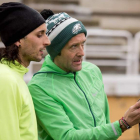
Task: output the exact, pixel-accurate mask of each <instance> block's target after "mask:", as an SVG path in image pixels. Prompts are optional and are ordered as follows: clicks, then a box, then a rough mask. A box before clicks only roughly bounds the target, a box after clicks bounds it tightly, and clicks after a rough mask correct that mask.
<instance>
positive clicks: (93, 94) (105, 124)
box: [28, 55, 122, 140]
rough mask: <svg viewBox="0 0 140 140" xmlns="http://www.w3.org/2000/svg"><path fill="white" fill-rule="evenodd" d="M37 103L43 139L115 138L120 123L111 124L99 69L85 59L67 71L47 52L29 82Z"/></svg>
mask: <svg viewBox="0 0 140 140" xmlns="http://www.w3.org/2000/svg"><path fill="white" fill-rule="evenodd" d="M28 87H29V90H30V93H31V95H32V98H33V102H34V105H35V110H36V115H37V120H38V131H39V139H40V140H116V139H117V138H118V137H119V136H120V135H121V134H122V132H121V129H120V126H119V122H118V121H116V122H114V123H110V118H109V107H108V101H107V97H106V94H105V92H104V85H103V82H102V75H101V72H100V70H99V68H98V67H97V66H95V65H93V64H91V63H88V62H83V63H82V70H81V71H78V72H76V73H66V72H65V71H63V70H62V69H60V68H59V67H57V66H56V65H55V64H54V63H53V61H52V60H51V58H50V56H49V55H47V56H46V58H45V61H44V63H43V65H42V68H41V70H40V71H39V72H38V73H36V74H35V75H34V77H33V78H32V80H31V81H30V82H29V84H28Z"/></svg>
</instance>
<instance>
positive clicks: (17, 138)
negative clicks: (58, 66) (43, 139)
mask: <svg viewBox="0 0 140 140" xmlns="http://www.w3.org/2000/svg"><path fill="white" fill-rule="evenodd" d="M8 64H9V65H8ZM27 71H28V69H27V68H25V67H24V66H22V65H20V64H19V63H18V62H17V61H15V64H13V63H11V62H8V61H6V60H4V59H2V63H0V140H38V138H37V137H38V135H37V122H36V116H35V111H34V105H33V101H32V97H31V95H30V93H29V90H28V87H27V85H26V83H25V82H24V80H23V75H24V74H25V73H26V72H27Z"/></svg>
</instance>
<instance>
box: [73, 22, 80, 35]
mask: <svg viewBox="0 0 140 140" xmlns="http://www.w3.org/2000/svg"><path fill="white" fill-rule="evenodd" d="M80 30H82V27H81V24H80V23H77V24H75V25H74V27H73V29H72V33H73V34H77V33H78V32H79V31H80Z"/></svg>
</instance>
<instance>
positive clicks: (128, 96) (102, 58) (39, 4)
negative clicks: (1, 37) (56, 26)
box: [0, 0, 140, 140]
mask: <svg viewBox="0 0 140 140" xmlns="http://www.w3.org/2000/svg"><path fill="white" fill-rule="evenodd" d="M13 1H15V2H21V3H24V4H26V5H28V6H30V7H31V8H34V9H36V10H37V11H39V12H40V11H41V10H43V9H51V10H52V11H53V12H54V13H59V12H66V13H68V14H69V15H71V16H72V17H74V18H76V19H78V20H80V21H82V22H83V24H84V25H85V27H86V29H87V32H88V35H87V42H86V44H85V57H84V60H85V61H89V62H91V63H94V64H96V65H97V66H98V67H99V68H100V69H101V72H102V74H103V81H104V85H105V92H106V94H107V96H108V101H109V106H110V118H111V122H113V121H116V120H118V119H120V118H121V117H122V116H123V115H124V113H125V111H126V110H127V109H128V108H129V107H130V106H131V105H133V104H134V103H135V102H137V100H138V99H139V98H140V66H139V63H140V55H139V54H140V0H13ZM4 2H9V0H0V4H2V3H4ZM0 47H4V45H3V43H1V42H0ZM46 54H47V52H46V51H45V52H44V57H45V55H46ZM42 63H43V60H42V61H41V62H31V64H30V66H29V72H28V73H27V74H26V75H25V77H24V79H25V81H26V83H28V81H29V80H30V79H31V77H32V75H33V74H34V73H35V72H37V71H38V70H39V69H40V67H41V65H42ZM138 139H139V131H138V125H137V126H134V127H133V128H132V129H130V130H128V131H126V132H125V133H124V134H122V136H121V137H120V138H119V140H138Z"/></svg>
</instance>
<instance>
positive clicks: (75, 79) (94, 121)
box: [74, 73, 96, 127]
mask: <svg viewBox="0 0 140 140" xmlns="http://www.w3.org/2000/svg"><path fill="white" fill-rule="evenodd" d="M74 81H75V83H76V85H77V86H78V87H79V89H80V90H81V91H82V92H83V93H84V96H85V98H86V101H87V103H88V106H89V109H90V112H91V114H92V117H93V120H94V125H95V127H96V120H95V117H94V114H93V112H92V110H91V106H90V104H89V101H88V99H87V96H86V94H85V92H84V91H83V90H82V89H81V87H80V86H79V85H78V83H77V81H76V73H74Z"/></svg>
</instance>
